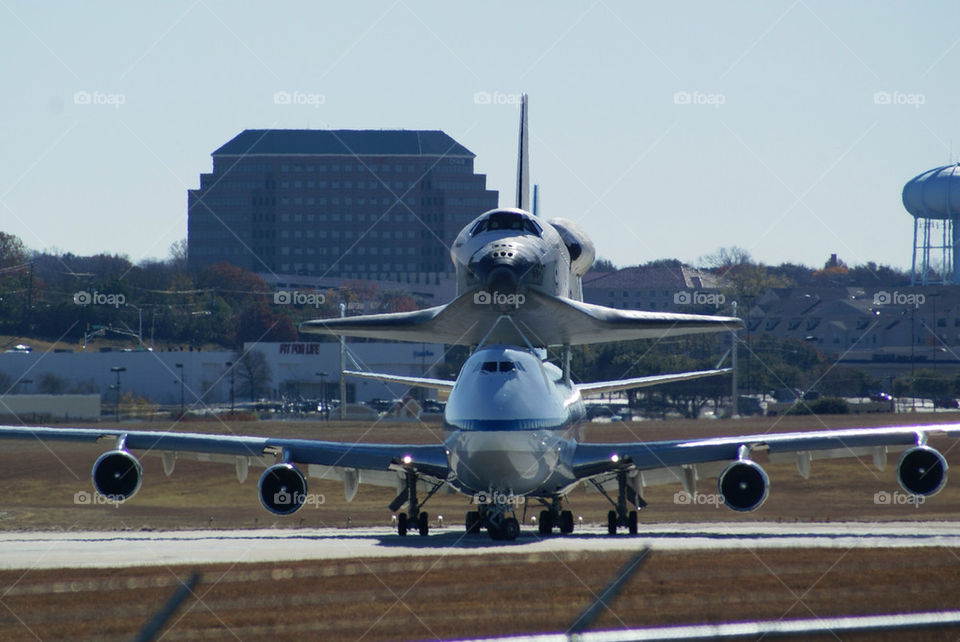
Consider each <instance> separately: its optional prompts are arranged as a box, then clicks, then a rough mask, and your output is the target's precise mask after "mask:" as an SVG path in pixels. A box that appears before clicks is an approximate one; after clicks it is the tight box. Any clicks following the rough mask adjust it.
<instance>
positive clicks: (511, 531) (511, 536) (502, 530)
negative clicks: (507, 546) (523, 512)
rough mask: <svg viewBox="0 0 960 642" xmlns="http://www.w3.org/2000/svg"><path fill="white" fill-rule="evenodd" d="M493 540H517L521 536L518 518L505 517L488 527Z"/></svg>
mask: <svg viewBox="0 0 960 642" xmlns="http://www.w3.org/2000/svg"><path fill="white" fill-rule="evenodd" d="M487 532H489V533H490V538H491V539H506V540H515V539H517V536H518V535H520V522H518V521H517V518H516V517H503V516H502V515H501V519H499V520H497V521H496V522H491V523H489V524H488V525H487Z"/></svg>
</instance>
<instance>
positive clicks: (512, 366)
mask: <svg viewBox="0 0 960 642" xmlns="http://www.w3.org/2000/svg"><path fill="white" fill-rule="evenodd" d="M479 370H480V371H481V372H498V371H499V372H513V371H515V370H523V366H521V365H520V364H519V363H517V362H515V361H484V362H483V363H482V364H480V368H479Z"/></svg>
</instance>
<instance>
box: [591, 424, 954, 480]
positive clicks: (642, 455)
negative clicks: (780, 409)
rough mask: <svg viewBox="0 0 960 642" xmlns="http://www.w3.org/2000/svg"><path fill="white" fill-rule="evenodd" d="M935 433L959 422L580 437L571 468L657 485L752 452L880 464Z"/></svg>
mask: <svg viewBox="0 0 960 642" xmlns="http://www.w3.org/2000/svg"><path fill="white" fill-rule="evenodd" d="M936 436H948V437H953V438H956V437H960V424H933V425H926V426H897V427H883V428H848V429H840V430H815V431H809V432H788V433H769V434H756V435H740V436H729V437H712V438H707V439H691V440H677V441H651V442H627V443H609V444H596V443H593V444H591V443H580V444H577V447H576V452H575V453H574V456H573V468H574V474H575V475H576V476H577V477H579V478H581V479H588V478H591V477H595V476H598V475H604V474H609V473H611V472H614V471H618V470H623V469H624V468H628V469H630V470H634V471H637V472H639V473H640V474H641V475H642V479H643V484H644V485H654V484H656V483H669V482H680V481H684V475H693V478H696V477H706V476H710V475H712V474H715V473H716V472H718V471H719V470H720V469H721V468H722V467H723V466H726V465H728V464H730V463H732V462H736V461H738V460H741V459H742V458H749V456H750V454H751V453H766V454H767V455H769V457H770V460H771V461H775V462H777V461H795V462H796V464H797V468H798V469H799V471H800V473H801V474H802V475H803V476H804V477H806V476H807V475H808V474H809V471H810V462H811V461H813V460H817V459H835V458H843V457H867V458H872V461H873V463H874V465H875V466H876V467H877V468H878V469H881V470H882V469H883V467H884V466H885V464H886V460H887V453H888V451H889V450H903V449H906V448H910V447H912V446H923V447H926V443H927V439H928V438H929V437H936ZM944 468H945V467H944ZM685 469H686V471H687V472H685ZM691 471H692V472H691ZM944 472H946V471H945V470H944Z"/></svg>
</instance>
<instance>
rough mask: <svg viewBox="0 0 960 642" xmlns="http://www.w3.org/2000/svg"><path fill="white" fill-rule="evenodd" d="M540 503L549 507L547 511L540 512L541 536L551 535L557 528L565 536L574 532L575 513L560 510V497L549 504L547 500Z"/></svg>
mask: <svg viewBox="0 0 960 642" xmlns="http://www.w3.org/2000/svg"><path fill="white" fill-rule="evenodd" d="M540 501H541V503H543V505H544V506H546V507H547V509H546V510H542V511H540V516H539V517H538V518H537V519H538V520H539V521H538V525H539V531H540V534H541V535H549V534H550V533H551V532H553V529H554V528H555V527H556V528H558V529H560V532H561V533H562V534H564V535H569V534H570V533H572V532H573V511H569V510H560V497H554V498H552V499H551V500H550V503H549V504H548V503H547V500H545V499H541V500H540Z"/></svg>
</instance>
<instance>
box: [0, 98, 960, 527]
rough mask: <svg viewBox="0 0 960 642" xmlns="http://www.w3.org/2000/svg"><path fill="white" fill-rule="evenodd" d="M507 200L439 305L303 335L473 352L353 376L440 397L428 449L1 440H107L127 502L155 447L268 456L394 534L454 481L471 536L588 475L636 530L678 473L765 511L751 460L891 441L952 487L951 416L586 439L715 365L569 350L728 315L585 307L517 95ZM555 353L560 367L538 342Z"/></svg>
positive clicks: (554, 503)
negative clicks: (531, 173)
mask: <svg viewBox="0 0 960 642" xmlns="http://www.w3.org/2000/svg"><path fill="white" fill-rule="evenodd" d="M520 141H521V144H520V148H521V154H520V162H519V164H518V165H519V170H518V199H517V205H518V208H517V209H498V210H494V211H492V212H487V213H485V214H483V215H481V216H480V217H478V218H477V219H476V220H475V221H473V222H472V223H471V224H470V225H468V226H467V227H466V228H464V230H463V231H462V232H461V233H460V235H459V236H458V238H457V241H456V243H455V244H454V247H453V248H452V250H451V255H452V258H453V260H454V263H455V266H456V270H457V279H458V285H459V295H458V297H457V298H456V299H455V300H454V301H453V302H451V303H450V304H448V305H445V306H438V307H434V308H429V309H427V310H421V311H417V312H409V313H401V314H380V315H368V316H360V317H353V318H345V319H319V320H315V321H309V322H307V323H305V324H303V325H302V327H301V329H302V330H303V331H305V332H316V333H328V334H334V335H343V336H360V337H377V338H387V339H400V340H404V339H406V340H411V341H431V342H442V343H448V344H460V345H470V346H475V350H474V351H473V353H472V355H471V356H470V357H469V358H468V359H467V361H466V363H465V364H464V365H463V367H462V369H461V371H460V373H459V376H458V377H457V379H456V381H447V380H442V379H428V378H423V377H407V376H398V375H392V374H378V373H368V372H350V371H348V372H346V373H345V374H347V375H352V376H357V377H366V378H371V379H377V380H381V381H388V382H395V383H399V384H404V385H409V386H421V387H427V388H435V389H441V390H446V391H448V392H449V398H448V402H447V406H446V409H445V411H444V419H443V421H444V429H445V438H444V440H443V442H442V443H437V444H432V445H408V444H357V443H347V442H330V441H319V440H309V439H284V438H267V437H255V436H223V435H210V434H199V433H177V432H169V431H141V430H122V429H97V428H88V429H82V428H52V427H28V426H0V438H7V439H19V440H36V439H38V440H41V441H78V442H95V441H103V442H105V443H107V444H108V445H109V448H108V450H107V451H106V452H104V453H103V454H102V455H101V456H100V457H98V458H97V459H96V461H95V462H94V464H93V469H92V473H91V477H92V481H93V487H94V489H95V490H96V491H97V492H98V493H100V494H101V495H103V496H105V497H107V498H109V499H112V500H115V501H118V502H121V501H126V500H128V499H130V498H131V497H133V496H134V495H135V494H136V492H137V490H138V489H139V488H140V486H141V482H142V480H143V469H142V467H141V465H140V461H139V459H138V457H137V456H136V455H135V454H134V453H133V451H140V452H141V453H142V454H149V455H159V456H161V457H162V459H163V468H164V471H165V473H166V474H172V473H173V470H174V467H175V463H176V461H177V460H178V459H183V458H194V459H199V460H201V461H213V462H226V463H230V464H233V465H234V466H235V468H236V473H237V477H238V478H239V479H240V480H241V481H242V480H244V479H245V478H246V477H247V475H248V472H249V469H250V467H251V466H254V467H262V468H264V469H265V470H264V472H263V473H262V474H261V476H260V481H259V484H258V486H257V489H258V494H259V497H260V501H261V503H262V505H263V506H264V508H266V509H267V510H268V511H270V512H272V513H275V514H278V515H291V514H293V513H295V512H296V511H297V510H298V509H300V508H301V506H303V504H304V503H305V501H306V499H307V488H308V478H321V479H334V480H340V481H342V482H343V484H344V491H345V494H346V499H347V501H351V500H352V499H353V498H354V497H355V495H356V493H357V489H358V487H359V484H360V483H370V484H376V485H382V486H390V487H395V488H396V489H397V495H396V498H395V499H394V500H393V501H392V502H391V503H390V504H389V508H390V510H392V511H394V512H395V513H397V528H398V533H399V535H406V534H407V532H408V530H409V529H414V530H416V531H418V532H419V533H420V534H421V535H426V534H427V533H428V531H429V519H428V518H429V516H428V514H427V512H426V511H425V510H424V508H425V504H426V503H427V502H428V501H429V499H430V498H431V496H433V495H434V494H435V493H436V492H438V491H440V490H441V489H444V488H447V489H452V490H454V491H456V492H459V493H462V494H465V495H468V496H470V497H472V498H474V499H473V502H472V503H473V507H472V508H471V509H470V510H468V511H467V513H466V520H465V527H466V530H467V531H468V532H478V531H480V530H482V529H485V530H486V531H487V532H488V533H489V535H490V536H491V537H494V538H498V539H513V538H515V537H517V536H518V534H519V532H520V523H519V520H518V518H517V508H518V507H519V506H520V505H521V504H523V505H527V504H529V503H530V502H533V503H536V504H538V505H540V506H541V508H542V511H541V513H540V519H539V522H538V527H539V533H540V534H541V535H547V534H549V533H551V532H552V531H553V530H554V529H556V530H559V532H560V533H570V532H572V531H573V527H574V525H573V515H572V513H571V512H570V511H569V510H566V509H564V501H565V499H566V497H567V495H568V494H569V493H570V491H571V490H573V489H574V488H576V487H577V486H578V485H580V484H589V485H591V486H592V487H594V488H595V489H597V490H599V491H601V492H602V493H604V495H606V496H607V498H608V499H609V500H610V504H611V509H610V511H609V513H608V514H607V527H608V530H609V532H610V533H611V534H615V533H616V532H617V531H618V529H620V528H625V529H626V530H627V531H629V532H630V533H636V532H637V530H638V524H637V512H636V511H637V509H639V508H642V507H643V506H645V503H644V501H643V497H642V491H643V488H644V487H646V486H650V485H654V484H662V483H680V484H682V485H683V487H684V489H685V490H686V491H687V492H689V493H693V492H695V490H696V484H697V482H698V480H700V479H703V478H713V477H714V476H715V477H716V479H717V491H718V493H719V496H720V497H722V500H723V502H724V503H725V504H726V505H727V506H728V507H729V508H731V509H733V510H737V511H751V510H755V509H757V508H759V507H760V506H761V505H762V504H763V502H764V500H765V499H766V497H767V495H768V492H769V489H770V480H769V478H768V476H767V474H766V472H765V471H764V469H763V468H762V466H761V465H760V464H759V463H757V462H756V461H755V458H756V455H757V454H758V453H762V454H763V455H764V456H769V457H770V458H771V459H774V460H775V459H780V458H784V457H786V458H790V459H792V460H794V461H795V462H796V465H797V468H798V470H799V472H800V474H801V475H803V476H805V477H806V476H808V475H809V474H810V471H811V461H812V460H814V459H825V458H834V457H860V456H864V455H866V456H868V457H871V458H872V460H873V463H874V464H875V466H876V467H877V468H879V469H883V468H884V466H885V465H886V463H887V459H888V455H889V452H890V451H894V450H902V451H903V453H902V455H901V456H900V458H899V460H898V462H897V465H896V476H897V479H898V480H899V482H900V485H901V486H902V487H903V488H904V490H906V491H907V492H908V493H911V494H913V495H918V496H924V497H927V496H931V495H934V494H936V493H937V492H939V491H940V489H941V488H943V486H944V484H945V483H946V480H947V462H946V459H945V458H944V457H943V455H942V454H941V453H939V452H938V451H937V450H935V449H934V448H932V447H930V446H929V445H928V443H927V442H928V439H929V437H931V436H934V435H947V436H950V437H957V436H960V425H957V424H953V425H937V426H902V427H894V428H863V429H848V430H818V431H810V432H794V433H786V434H754V435H739V436H732V437H713V438H705V439H693V440H672V441H651V442H645V441H637V442H629V443H613V444H609V443H608V444H591V443H588V442H584V441H583V438H584V435H583V425H584V424H583V421H584V417H585V411H584V403H583V396H584V395H586V394H594V393H601V392H613V391H617V390H627V389H630V388H638V387H643V386H651V385H656V384H658V383H664V382H668V381H682V380H687V379H695V378H698V377H706V376H715V375H721V374H723V373H725V372H728V371H727V370H707V371H700V372H684V373H676V374H668V375H656V376H647V377H638V378H632V379H623V380H617V381H605V382H597V383H586V384H579V383H574V382H573V381H572V378H571V374H570V368H569V363H570V359H569V354H570V346H574V345H581V344H587V343H597V342H603V341H619V340H625V339H635V338H646V337H665V336H675V335H681V334H688V333H694V332H722V331H728V332H732V331H736V330H737V329H738V328H739V327H740V326H741V322H740V320H739V319H737V318H734V317H721V316H705V315H688V314H667V313H653V312H638V311H628V310H616V309H611V308H606V307H603V306H598V305H591V304H587V303H584V302H583V301H582V296H581V288H580V277H581V276H582V274H583V273H584V272H585V271H586V269H587V268H588V267H589V264H590V263H591V262H592V260H593V246H592V243H591V242H590V241H589V239H588V238H587V237H586V236H585V235H584V234H583V233H582V232H580V231H579V230H577V229H576V227H575V226H574V225H573V224H570V223H565V222H562V221H561V222H558V221H553V222H546V221H544V220H542V219H540V218H539V217H535V216H533V215H532V214H531V213H529V212H527V211H525V209H524V208H525V207H526V196H525V191H526V187H525V186H526V185H527V182H528V181H527V177H526V167H527V162H526V146H525V141H526V100H525V99H524V101H523V108H522V117H521V129H520ZM550 346H562V347H564V351H563V353H562V354H563V358H562V364H561V366H557V365H555V364H553V363H551V362H549V361H548V360H547V358H546V355H547V352H546V349H547V348H548V347H550Z"/></svg>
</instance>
